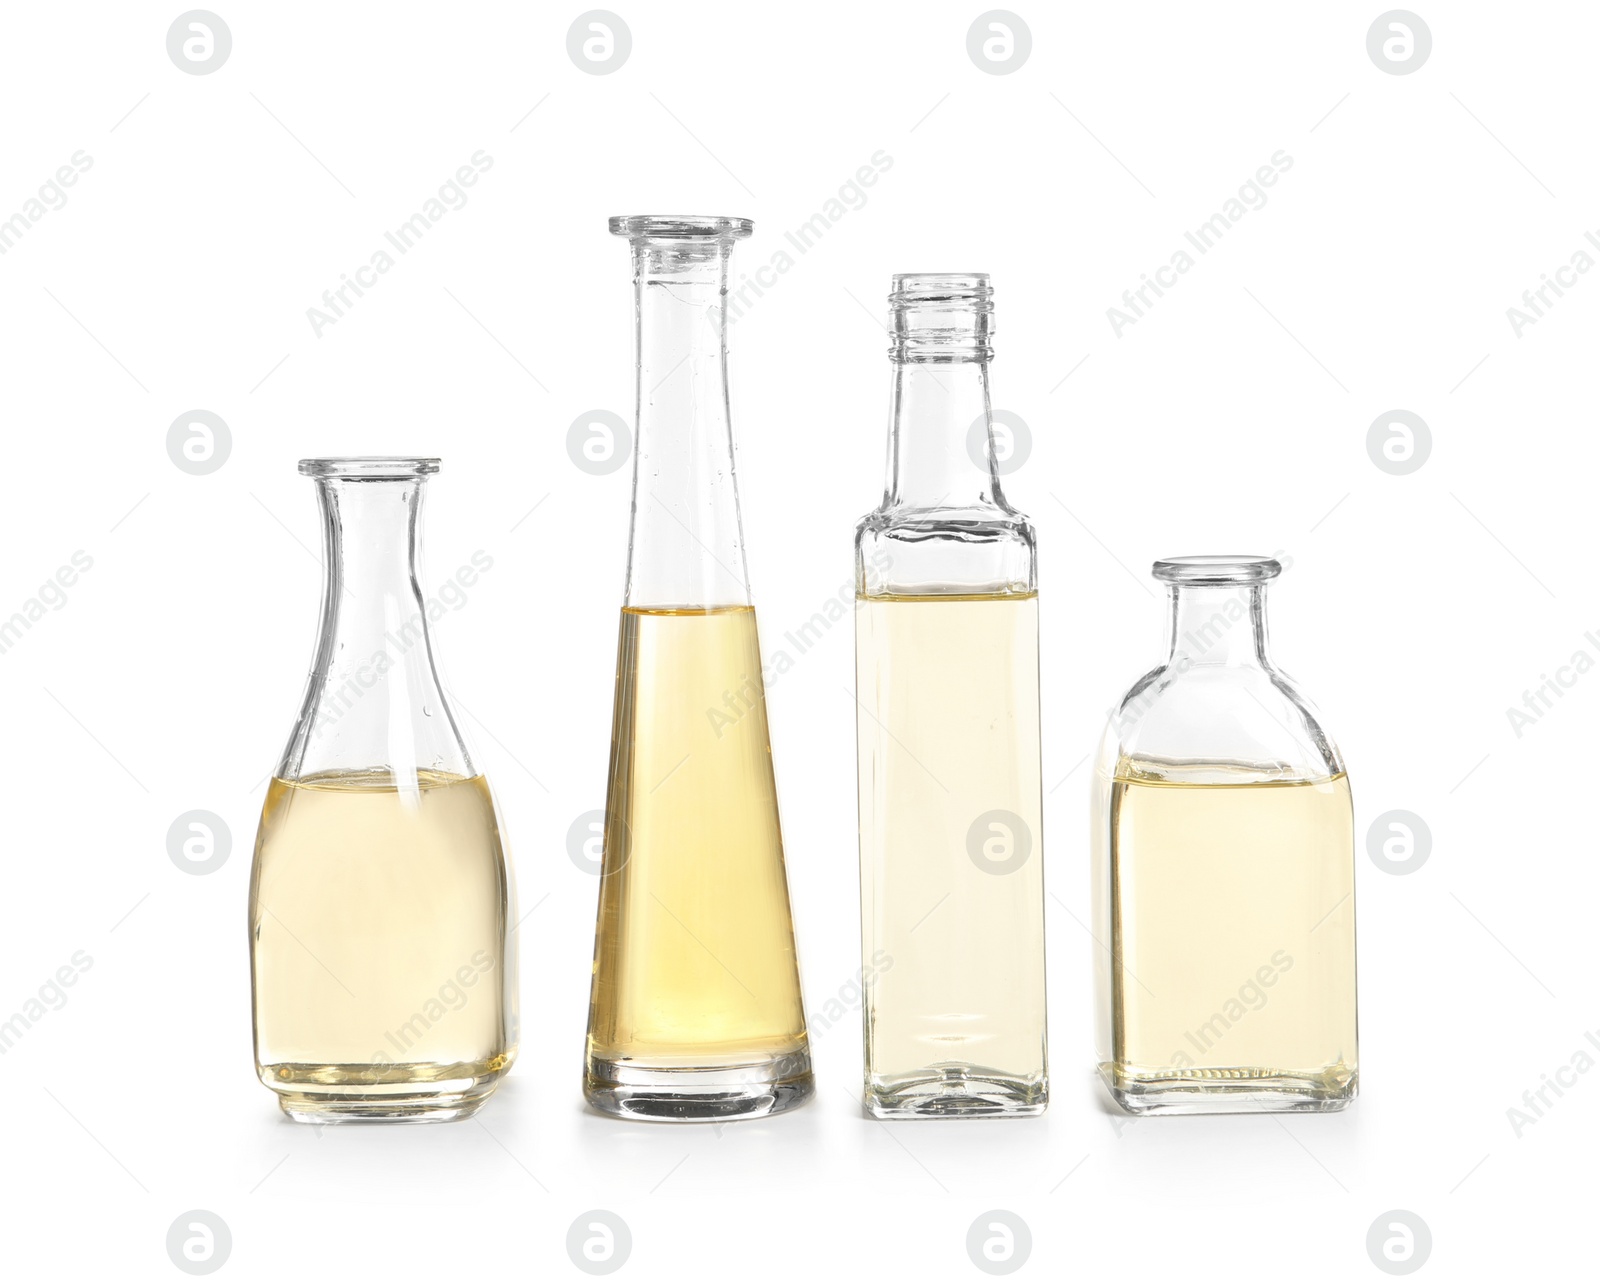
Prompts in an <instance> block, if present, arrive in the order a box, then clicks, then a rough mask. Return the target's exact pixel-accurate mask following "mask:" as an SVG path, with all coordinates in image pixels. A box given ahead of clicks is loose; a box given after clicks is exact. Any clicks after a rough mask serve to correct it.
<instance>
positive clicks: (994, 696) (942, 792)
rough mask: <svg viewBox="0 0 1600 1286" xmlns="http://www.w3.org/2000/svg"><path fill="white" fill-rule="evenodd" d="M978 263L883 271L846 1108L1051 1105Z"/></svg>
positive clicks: (1008, 559)
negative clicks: (885, 436)
mask: <svg viewBox="0 0 1600 1286" xmlns="http://www.w3.org/2000/svg"><path fill="white" fill-rule="evenodd" d="M989 300H990V291H989V286H988V279H987V277H986V276H984V275H982V274H938V275H933V274H916V275H904V276H900V277H897V278H896V279H895V294H894V295H893V296H892V297H891V302H892V303H893V305H894V317H895V347H894V349H893V351H892V352H891V357H892V359H893V361H894V388H893V410H892V416H891V427H890V444H889V453H890V463H889V482H888V486H887V487H886V489H885V495H884V502H883V504H882V505H881V506H880V507H879V508H878V509H877V510H876V511H875V512H873V513H872V514H869V515H868V516H867V517H866V518H865V519H863V520H862V522H861V524H860V526H859V528H858V529H857V533H856V582H857V601H856V692H857V702H858V708H857V718H856V724H857V764H858V780H859V809H860V814H859V823H860V832H861V838H860V845H861V850H860V852H861V930H862V942H861V950H862V974H863V992H864V1000H863V1006H862V1017H863V1035H864V1042H865V1068H864V1077H863V1080H864V1102H865V1105H866V1108H867V1110H868V1112H870V1113H871V1114H872V1115H874V1116H877V1117H880V1118H888V1117H923V1116H996V1115H1034V1114H1037V1113H1039V1112H1042V1111H1043V1110H1044V1108H1045V1106H1046V1103H1047V1101H1048V1073H1047V1065H1046V1033H1045V970H1044V877H1043V825H1042V811H1041V790H1040V750H1039V655H1038V597H1037V582H1036V574H1035V568H1036V556H1035V540H1034V534H1033V529H1032V527H1031V526H1030V524H1029V523H1028V520H1027V519H1026V518H1025V517H1024V516H1023V515H1021V514H1019V513H1017V512H1016V511H1015V510H1013V509H1012V508H1011V507H1010V506H1009V505H1008V504H1007V503H1006V500H1005V497H1004V496H1003V495H1002V494H1001V491H1000V487H999V481H998V475H997V471H996V468H995V461H994V453H993V446H992V441H991V437H990V432H989V403H988V370H987V361H988V358H989V354H990V350H989V345H988V337H989V333H990V310H991V304H990V302H989Z"/></svg>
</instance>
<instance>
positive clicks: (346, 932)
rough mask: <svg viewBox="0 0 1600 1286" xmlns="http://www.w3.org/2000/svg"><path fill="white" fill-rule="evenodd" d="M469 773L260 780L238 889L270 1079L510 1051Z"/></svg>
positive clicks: (384, 1070)
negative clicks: (261, 791)
mask: <svg viewBox="0 0 1600 1286" xmlns="http://www.w3.org/2000/svg"><path fill="white" fill-rule="evenodd" d="M508 902H509V890H508V887H507V877H506V870H505V862H504V857H503V854H502V852H501V845H500V834H499V828H498V826H497V825H496V821H495V810H494V803H493V801H492V799H491V797H490V794H489V788H488V785H487V783H486V782H485V781H484V779H483V778H482V777H481V776H479V777H461V776H458V775H455V774H450V773H442V772H430V771H419V772H418V773H417V775H416V777H415V778H404V777H402V778H401V779H400V780H399V781H398V782H397V780H396V778H395V777H394V776H393V775H392V774H390V773H389V772H387V771H386V770H375V771H372V772H356V773H326V774H317V775H314V776H310V777H306V778H303V779H301V780H298V781H292V782H290V781H282V780H279V779H274V780H273V782H272V784H271V785H270V786H269V787H268V790H267V800H266V805H265V808H264V809H263V812H262V820H261V830H260V834H259V837H258V839H257V845H256V857H255V868H254V873H253V876H252V880H251V892H250V946H251V973H252V981H253V987H254V1002H255V1033H256V1061H257V1064H258V1066H259V1069H260V1071H261V1075H262V1079H263V1080H264V1081H266V1083H267V1084H268V1085H270V1086H272V1088H274V1089H277V1090H279V1092H280V1093H284V1092H292V1091H294V1090H296V1089H297V1088H302V1089H306V1090H310V1091H322V1090H330V1089H334V1088H336V1087H348V1088H351V1089H362V1088H373V1087H378V1088H387V1089H393V1088H394V1087H397V1086H403V1085H408V1084H419V1083H423V1084H425V1083H428V1082H439V1083H446V1082H450V1083H455V1084H456V1085H457V1086H459V1085H460V1084H461V1083H467V1082H475V1081H481V1080H482V1079H483V1078H484V1077H486V1076H490V1075H493V1074H495V1073H498V1072H501V1071H503V1070H504V1069H505V1068H506V1067H507V1066H509V1064H510V1062H511V1059H512V1057H513V1055H514V1052H515V1051H514V1048H513V1041H514V1025H515V1014H514V997H515V976H514V973H513V974H512V975H511V977H512V981H511V983H510V984H509V986H508V985H507V982H506V978H507V973H508V970H509V969H511V968H514V963H515V962H514V961H509V962H508V960H507V959H506V958H505V957H506V956H507V954H508V950H507V947H508V933H507V916H508Z"/></svg>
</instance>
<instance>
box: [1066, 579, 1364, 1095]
mask: <svg viewBox="0 0 1600 1286" xmlns="http://www.w3.org/2000/svg"><path fill="white" fill-rule="evenodd" d="M1281 570H1282V569H1281V567H1280V565H1279V564H1278V563H1277V561H1276V560H1274V559H1271V558H1252V557H1216V556H1208V557H1198V558H1174V559H1168V560H1165V561H1162V562H1158V563H1156V564H1155V568H1154V575H1155V577H1156V579H1157V580H1159V581H1162V582H1164V583H1165V584H1166V585H1167V591H1168V596H1169V608H1170V610H1169V625H1168V644H1167V658H1166V660H1165V661H1164V662H1163V663H1162V664H1161V665H1160V666H1158V667H1157V668H1156V669H1154V670H1152V671H1150V673H1149V674H1147V675H1145V676H1144V677H1143V678H1142V679H1140V680H1139V682H1137V683H1136V684H1134V685H1133V687H1132V689H1130V690H1129V692H1128V694H1127V695H1126V696H1125V697H1124V698H1123V699H1122V701H1121V702H1120V704H1119V705H1118V706H1117V708H1116V710H1115V711H1114V712H1113V714H1112V717H1111V720H1110V723H1109V725H1108V726H1107V729H1106V733H1105V737H1104V739H1103V740H1102V742H1101V746H1100V753H1099V756H1098V761H1097V763H1096V769H1095V777H1094V782H1093V787H1092V789H1093V795H1094V806H1093V814H1092V816H1093V875H1094V905H1095V917H1096V921H1097V924H1096V930H1095V941H1096V956H1095V960H1096V971H1095V972H1096V996H1097V1028H1098V1031H1097V1040H1096V1046H1097V1051H1098V1055H1099V1069H1100V1075H1101V1077H1102V1078H1103V1079H1104V1081H1105V1083H1106V1085H1107V1087H1108V1088H1109V1090H1110V1091H1111V1095H1112V1097H1113V1098H1114V1099H1115V1100H1116V1101H1117V1103H1118V1104H1120V1105H1121V1106H1122V1107H1123V1108H1125V1109H1126V1110H1127V1111H1129V1112H1136V1113H1180V1112H1185V1113H1193V1112H1327V1111H1337V1110H1338V1109H1340V1108H1342V1107H1344V1106H1345V1105H1346V1104H1348V1103H1349V1102H1350V1101H1351V1100H1352V1099H1353V1098H1354V1097H1355V1094H1356V921H1355V858H1354V848H1353V837H1352V820H1351V804H1350V784H1349V781H1348V779H1347V778H1346V776H1345V768H1344V761H1343V760H1342V759H1341V758H1340V756H1339V751H1338V749H1337V748H1336V747H1335V746H1334V744H1333V741H1332V739H1331V738H1330V737H1329V736H1328V734H1327V732H1326V731H1325V730H1324V729H1323V726H1322V721H1321V719H1320V717H1319V716H1318V715H1317V714H1316V713H1315V712H1314V711H1313V710H1312V708H1311V706H1310V704H1309V703H1308V702H1307V701H1306V700H1305V698H1304V697H1302V696H1301V695H1300V694H1299V692H1298V691H1297V690H1296V689H1295V687H1294V685H1293V683H1292V682H1291V680H1290V679H1289V677H1288V676H1287V675H1286V674H1284V673H1283V671H1282V670H1279V669H1278V668H1277V667H1276V666H1275V665H1274V664H1273V663H1272V661H1271V659H1270V657H1269V656H1268V653H1267V619H1266V593H1267V585H1268V583H1269V582H1270V581H1272V580H1273V579H1274V578H1275V577H1276V576H1277V575H1278V574H1279V572H1280V571H1281Z"/></svg>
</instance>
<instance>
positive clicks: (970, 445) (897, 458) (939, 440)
mask: <svg viewBox="0 0 1600 1286" xmlns="http://www.w3.org/2000/svg"><path fill="white" fill-rule="evenodd" d="M999 498H1000V483H999V477H998V475H997V473H996V470H995V460H994V442H993V439H992V437H991V434H990V424H989V364H988V363H987V362H984V361H968V362H949V363H937V364H936V363H932V362H905V363H902V362H899V361H897V362H896V363H895V366H894V386H893V390H892V392H891V395H890V422H889V476H888V481H887V482H886V484H885V487H884V505H885V506H886V507H900V508H909V509H940V508H971V507H977V508H987V507H990V506H993V505H994V504H995V503H996V502H997V501H998V500H999Z"/></svg>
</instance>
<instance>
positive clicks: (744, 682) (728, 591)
mask: <svg viewBox="0 0 1600 1286" xmlns="http://www.w3.org/2000/svg"><path fill="white" fill-rule="evenodd" d="M610 227H611V231H612V232H613V233H614V234H616V235H618V236H624V237H627V238H628V239H629V241H630V243H631V244H632V247H633V268H634V290H635V310H636V312H635V321H636V328H637V331H636V333H637V341H638V353H637V376H638V396H637V403H636V408H635V409H636V423H637V425H638V432H637V437H636V448H635V451H636V454H635V459H634V471H633V521H632V532H631V536H630V540H629V545H628V575H627V589H626V595H625V597H624V600H623V608H622V622H621V631H620V636H619V641H618V645H617V686H616V704H615V708H614V714H613V723H612V734H611V736H612V739H611V771H610V782H609V787H608V792H607V799H606V821H605V839H604V858H603V863H602V868H601V877H600V906H599V914H598V917H597V923H596V930H595V952H594V977H593V983H592V989H591V992H590V1006H589V1032H588V1042H587V1051H586V1059H585V1066H584V1093H585V1096H586V1097H587V1099H588V1101H589V1102H590V1103H591V1104H592V1105H593V1106H594V1107H595V1108H597V1109H599V1110H600V1111H602V1112H606V1113H609V1114H611V1115H615V1116H624V1117H634V1118H641V1119H652V1120H691V1121H692V1120H705V1119H722V1120H729V1119H736V1118H741V1117H754V1116H765V1115H768V1114H770V1113H774V1112H780V1111H783V1110H785V1109H787V1108H791V1107H795V1106H798V1105H799V1104H800V1103H803V1102H804V1101H806V1100H807V1099H808V1098H810V1097H811V1095H812V1092H813V1084H812V1075H811V1057H810V1052H809V1047H808V1042H807V1039H806V1023H805V1011H804V1007H803V1005H802V1003H801V999H800V976H799V968H798V963H797V960H796V956H795V944H794V927H793V924H792V921H791V918H790V912H789V889H788V881H787V877H786V875H785V871H784V860H783V840H782V836H781V833H780V830H779V825H778V803H777V794H776V788H775V785H774V781H773V772H772V754H771V749H770V747H769V745H768V737H767V711H766V698H765V695H764V685H763V681H762V669H761V649H760V645H759V643H758V641H757V637H756V618H755V609H754V608H753V607H752V606H751V603H750V589H749V584H748V581H747V579H746V575H745V563H744V542H743V537H742V535H741V533H740V522H739V499H738V493H737V491H736V489H735V485H734V462H733V435H732V428H731V424H730V421H729V417H728V382H727V310H726V300H727V283H728V259H729V255H730V253H731V252H732V249H733V243H734V241H735V240H737V239H739V238H742V237H747V236H749V235H750V232H751V228H752V224H751V222H750V220H748V219H729V218H685V219H676V218H665V217H657V216H648V215H646V216H637V217H618V218H614V219H612V220H611V224H610Z"/></svg>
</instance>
